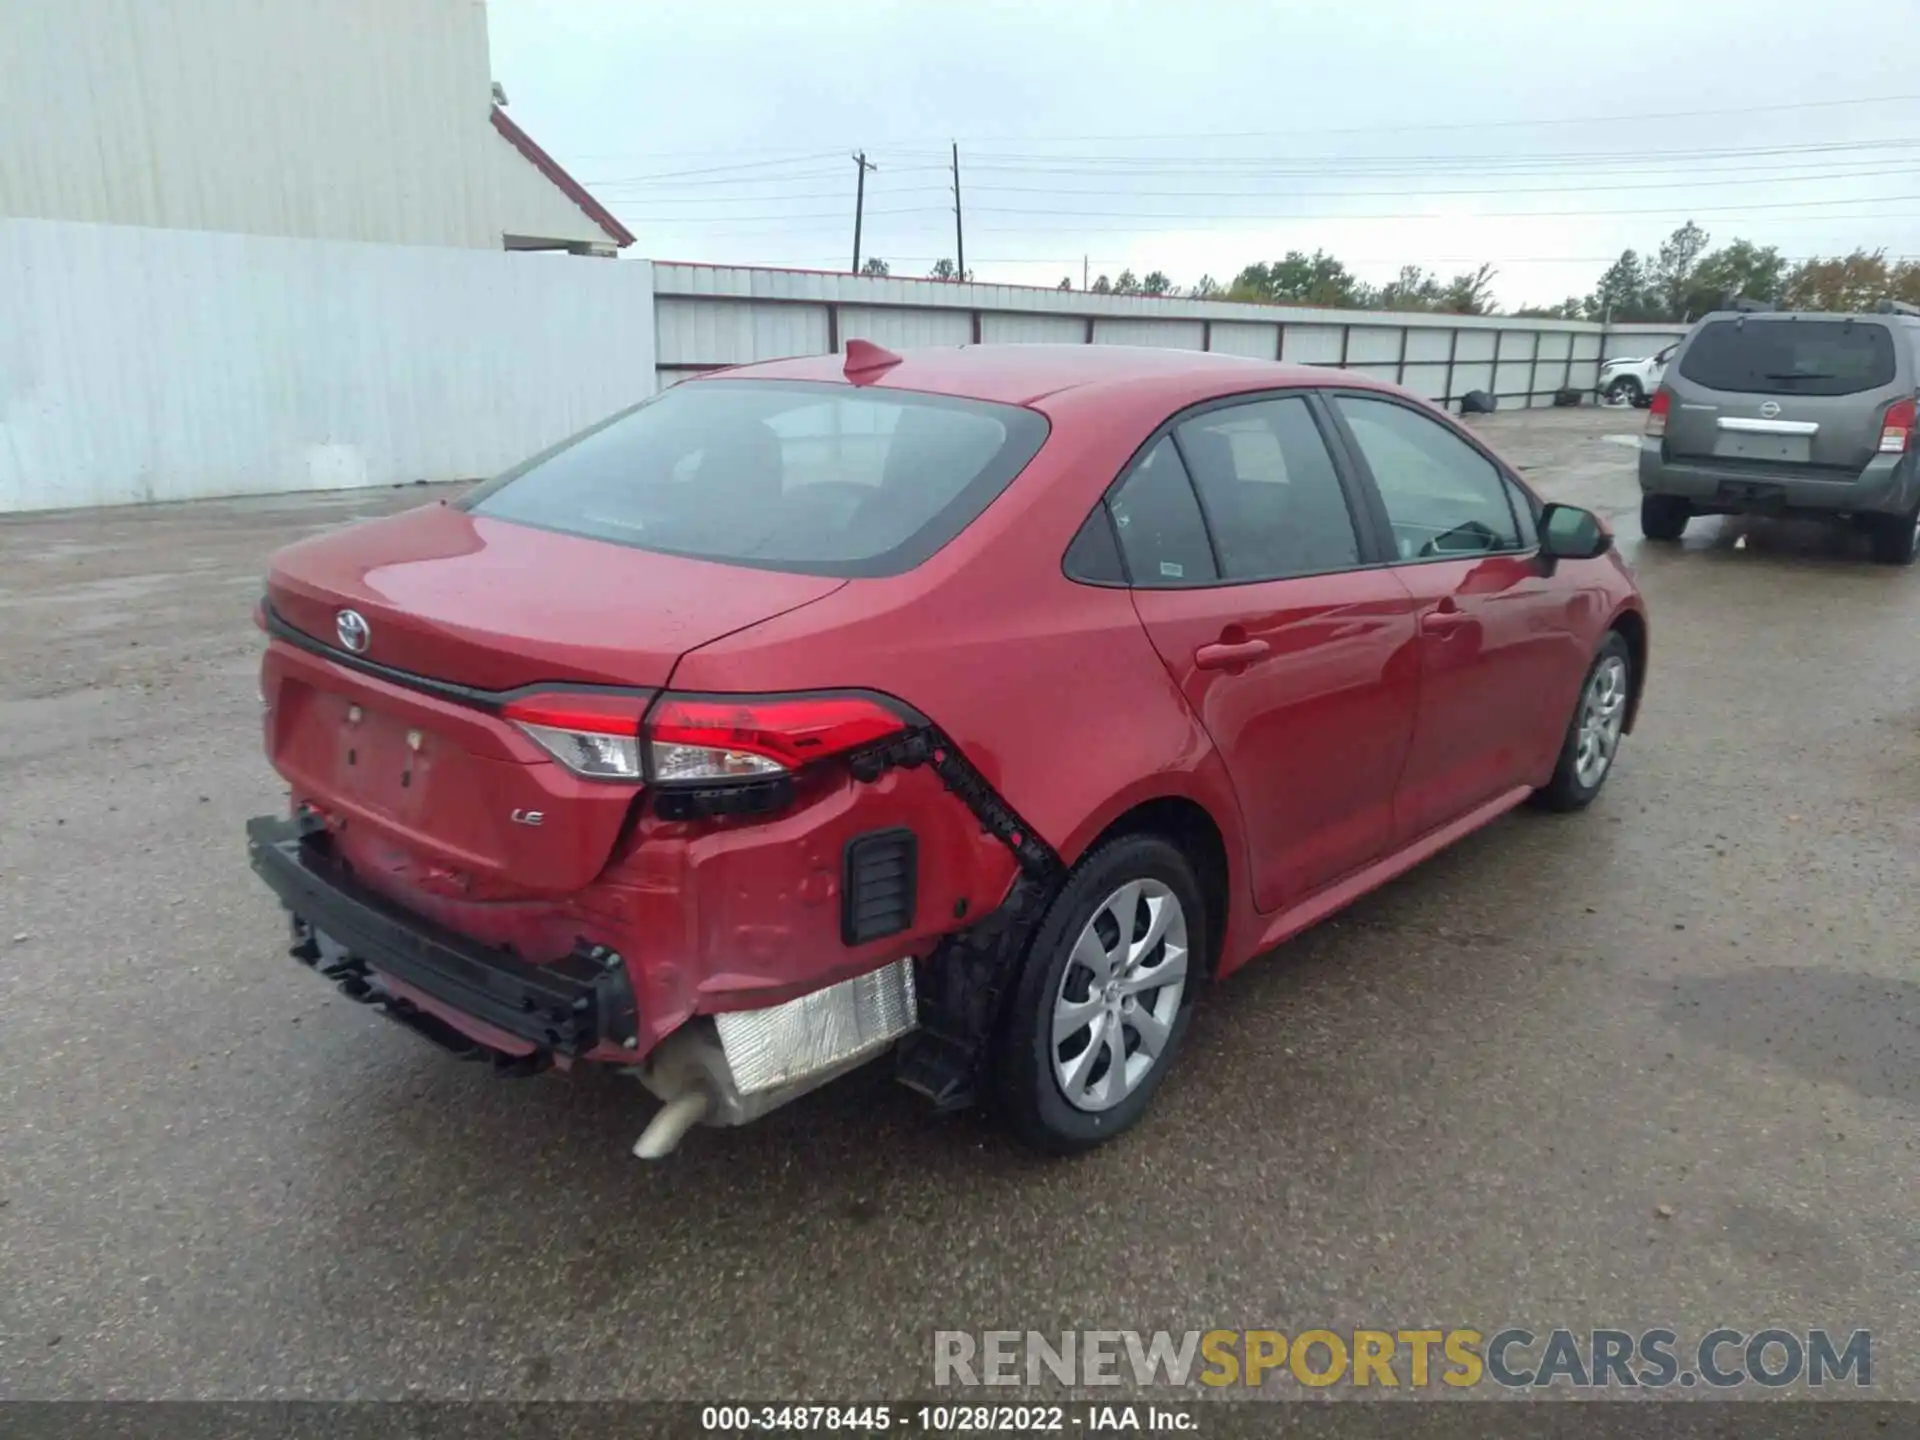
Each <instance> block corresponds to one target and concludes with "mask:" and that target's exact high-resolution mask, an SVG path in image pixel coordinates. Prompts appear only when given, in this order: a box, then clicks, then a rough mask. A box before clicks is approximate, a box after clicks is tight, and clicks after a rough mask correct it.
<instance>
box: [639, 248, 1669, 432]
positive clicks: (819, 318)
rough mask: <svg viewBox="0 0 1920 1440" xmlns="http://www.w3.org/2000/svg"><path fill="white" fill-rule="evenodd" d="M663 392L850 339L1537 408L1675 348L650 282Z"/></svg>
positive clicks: (1156, 305)
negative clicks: (1242, 359) (1373, 384)
mask: <svg viewBox="0 0 1920 1440" xmlns="http://www.w3.org/2000/svg"><path fill="white" fill-rule="evenodd" d="M654 277H655V279H654V284H655V289H656V291H657V292H658V294H659V297H660V298H659V302H658V306H657V308H656V311H655V314H656V317H657V324H658V353H659V365H660V379H661V383H662V384H669V385H670V384H672V383H673V382H674V381H676V380H679V379H684V378H685V377H686V376H687V375H689V374H693V373H695V372H697V371H701V370H711V369H714V368H716V367H719V366H722V365H740V364H745V363H747V362H749V361H753V360H773V359H779V358H781V357H784V356H788V355H814V354H821V353H823V352H826V351H830V350H838V349H840V348H841V347H843V346H844V345H845V343H846V342H847V341H848V340H850V339H854V338H860V339H866V340H873V341H876V342H878V343H879V344H882V345H888V346H895V347H897V346H901V345H964V344H967V343H968V342H970V341H979V342H981V343H983V344H989V345H995V344H1035V343H1054V344H1067V345H1086V344H1094V345H1162V346H1168V347H1171V348H1175V349H1187V350H1220V351H1225V352H1227V353H1229V354H1233V355H1247V356H1253V357H1255V358H1258V359H1269V360H1271V359H1281V360H1287V361H1291V362H1295V363H1299V364H1307V365H1344V366H1346V367H1347V368H1349V369H1353V370H1358V371H1361V372H1363V373H1365V374H1368V375H1374V376H1378V377H1379V378H1381V379H1383V380H1394V381H1397V382H1398V383H1400V384H1403V385H1405V386H1407V388H1409V389H1411V390H1414V391H1417V392H1418V393H1420V394H1422V395H1426V396H1428V397H1430V398H1431V399H1434V400H1442V401H1448V400H1457V399H1458V398H1459V397H1460V396H1461V395H1463V394H1465V393H1466V392H1467V391H1469V390H1490V391H1493V392H1494V393H1496V394H1497V395H1499V396H1500V398H1501V400H1502V401H1503V403H1506V404H1523V403H1524V404H1530V405H1546V404H1550V403H1552V400H1553V394H1554V392H1555V391H1556V390H1559V389H1561V388H1562V387H1563V386H1569V385H1570V386H1573V387H1574V388H1575V389H1579V390H1591V389H1592V388H1593V386H1594V383H1595V381H1596V380H1597V379H1598V376H1599V366H1600V359H1601V357H1602V354H1603V353H1604V354H1605V355H1607V356H1613V355H1650V354H1652V353H1653V352H1654V351H1655V350H1657V349H1659V348H1660V347H1661V346H1662V345H1665V344H1666V343H1667V342H1668V341H1669V340H1673V339H1678V338H1679V335H1680V333H1681V332H1679V331H1676V330H1673V329H1670V328H1668V327H1664V326H1640V325H1636V326H1617V327H1614V328H1613V329H1612V330H1611V331H1604V332H1603V330H1602V327H1601V326H1598V325H1589V324H1585V323H1582V322H1580V321H1570V320H1513V319H1506V318H1501V317H1497V316H1462V315H1422V314H1382V313H1377V312H1372V311H1361V310H1312V309H1303V308H1300V309H1297V308H1293V307H1276V306H1271V305H1239V304H1225V303H1222V302H1218V301H1204V300H1157V299H1150V298H1147V297H1136V296H1122V295H1089V294H1086V293H1084V292H1081V291H1072V290H1035V289H1028V288H1026V287H1023V286H1015V285H986V284H951V283H947V282H943V281H937V280H896V279H892V278H886V279H878V278H873V277H869V276H860V275H839V274H832V273H826V272H820V271H804V270H764V269H752V268H748V267H743V266H716V265H685V264H669V263H661V264H657V265H656V266H655V267H654Z"/></svg>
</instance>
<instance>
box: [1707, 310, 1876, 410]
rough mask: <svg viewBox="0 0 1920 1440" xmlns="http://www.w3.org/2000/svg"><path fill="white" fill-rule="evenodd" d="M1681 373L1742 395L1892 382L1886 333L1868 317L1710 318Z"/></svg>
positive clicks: (1846, 390) (1852, 391)
mask: <svg viewBox="0 0 1920 1440" xmlns="http://www.w3.org/2000/svg"><path fill="white" fill-rule="evenodd" d="M1680 373H1681V374H1682V375H1683V376H1685V377H1686V378H1687V379H1689V380H1691V381H1693V382H1694V383H1695V384H1696V385H1704V386H1706V387H1707V389H1709V390H1732V391H1736V392H1739V393H1741V394H1747V395H1856V394H1858V393H1859V392H1861V391H1862V390H1877V389H1879V388H1880V387H1881V386H1883V385H1890V384H1892V383H1893V375H1894V358H1893V337H1892V336H1891V335H1890V334H1888V333H1887V327H1886V326H1884V325H1876V324H1874V323H1873V322H1871V321H1857V320H1762V319H1756V318H1749V319H1746V320H1712V321H1709V322H1708V323H1707V324H1706V325H1704V326H1702V327H1701V329H1700V333H1699V334H1697V335H1695V336H1694V337H1693V343H1692V344H1690V345H1689V346H1687V349H1686V353H1685V354H1684V355H1682V356H1681V357H1680Z"/></svg>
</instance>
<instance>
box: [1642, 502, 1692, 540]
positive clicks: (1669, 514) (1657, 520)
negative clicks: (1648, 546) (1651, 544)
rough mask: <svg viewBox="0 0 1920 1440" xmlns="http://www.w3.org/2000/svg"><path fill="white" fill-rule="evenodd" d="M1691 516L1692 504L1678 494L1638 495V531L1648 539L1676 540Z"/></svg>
mask: <svg viewBox="0 0 1920 1440" xmlns="http://www.w3.org/2000/svg"><path fill="white" fill-rule="evenodd" d="M1692 518H1693V506H1691V505H1689V504H1688V503H1687V502H1686V501H1685V500H1683V499H1681V498H1680V497H1679V496H1678V495H1642V496H1641V497H1640V533H1641V534H1642V535H1645V536H1646V537H1647V539H1649V540H1678V539H1679V538H1680V537H1681V535H1682V534H1684V533H1685V532H1686V528H1687V522H1688V521H1689V520H1691V519H1692Z"/></svg>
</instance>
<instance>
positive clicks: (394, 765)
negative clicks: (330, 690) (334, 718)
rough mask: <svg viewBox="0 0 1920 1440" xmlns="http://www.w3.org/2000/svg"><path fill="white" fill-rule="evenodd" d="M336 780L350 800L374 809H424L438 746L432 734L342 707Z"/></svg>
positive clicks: (407, 811)
mask: <svg viewBox="0 0 1920 1440" xmlns="http://www.w3.org/2000/svg"><path fill="white" fill-rule="evenodd" d="M339 709H340V717H339V734H338V740H337V742H336V748H337V756H338V759H337V762H336V764H335V767H334V775H335V777H336V780H337V783H338V784H339V786H340V789H341V790H342V792H343V793H345V794H346V795H349V796H351V797H353V798H354V799H356V800H359V801H360V802H361V803H362V804H364V805H368V806H370V807H372V808H373V809H376V810H381V811H385V812H387V813H389V814H395V815H405V814H410V813H412V812H414V811H417V810H418V809H420V808H421V806H422V803H423V800H424V796H425V793H426V791H427V788H428V782H429V780H430V777H431V775H432V771H433V763H434V758H435V752H436V750H437V749H438V746H437V745H436V743H435V739H434V737H433V735H432V734H430V733H429V732H428V731H425V730H423V729H421V728H420V727H419V726H416V725H409V724H408V723H407V722H406V721H404V720H401V719H399V718H397V717H395V716H392V715H385V714H382V713H381V712H380V711H378V710H371V709H368V708H367V707H366V706H364V705H359V704H355V703H352V702H346V701H341V702H339Z"/></svg>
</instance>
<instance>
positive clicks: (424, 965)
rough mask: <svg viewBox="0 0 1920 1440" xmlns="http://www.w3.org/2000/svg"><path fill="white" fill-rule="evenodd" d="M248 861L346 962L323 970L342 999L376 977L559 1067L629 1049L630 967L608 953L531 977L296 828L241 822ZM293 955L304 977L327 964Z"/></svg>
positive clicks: (305, 828)
mask: <svg viewBox="0 0 1920 1440" xmlns="http://www.w3.org/2000/svg"><path fill="white" fill-rule="evenodd" d="M247 854H248V859H249V861H250V862H251V864H252V866H253V870H254V873H255V874H257V875H258V876H259V877H260V878H261V879H262V880H263V881H264V882H266V885H267V888H268V889H270V890H272V891H273V892H274V894H275V895H277V896H278V897H279V898H280V901H281V903H282V904H284V905H285V906H286V907H287V908H288V909H289V910H290V911H292V912H293V915H294V917H295V919H296V920H297V921H298V922H301V923H302V924H304V925H305V926H307V927H310V928H311V929H312V930H314V931H318V932H319V933H320V934H321V935H324V936H325V937H326V938H327V939H328V940H331V941H333V942H334V943H335V944H336V945H338V946H340V947H342V948H343V949H344V950H345V952H346V958H345V959H344V960H339V959H336V960H332V961H328V962H327V963H326V964H325V967H324V973H326V975H327V976H328V978H329V979H332V980H335V981H336V982H338V983H340V984H342V986H343V988H345V987H347V986H358V987H361V988H362V989H364V988H366V987H369V986H371V987H374V988H377V987H378V985H379V977H380V976H381V975H390V976H392V977H393V979H395V980H397V981H399V982H401V983H402V984H404V985H409V986H411V987H413V988H414V989H416V990H418V991H420V992H421V993H422V994H424V995H429V996H431V997H432V998H434V999H435V1000H439V1001H441V1002H443V1003H444V1004H447V1005H449V1006H451V1007H453V1008H454V1009H456V1010H458V1011H460V1012H461V1013H462V1014H464V1015H471V1016H472V1017H473V1018H474V1019H476V1020H480V1021H484V1022H485V1023H486V1024H488V1025H491V1026H493V1027H494V1028H496V1029H499V1030H504V1031H505V1032H506V1033H507V1034H509V1035H513V1036H517V1037H518V1038H520V1039H522V1040H526V1041H528V1042H530V1043H532V1044H533V1045H535V1046H537V1047H539V1048H540V1049H542V1050H549V1051H553V1052H556V1053H558V1054H561V1055H567V1056H579V1055H584V1054H585V1053H586V1052H588V1051H589V1050H592V1049H593V1048H595V1047H596V1046H597V1045H599V1044H601V1043H602V1042H611V1043H613V1044H616V1045H622V1046H625V1047H626V1048H634V1045H633V1044H630V1043H629V1042H634V1043H637V1040H638V1035H639V1031H638V1025H637V1018H636V1012H635V1008H634V998H633V991H632V988H631V985H630V982H629V980H628V977H627V968H626V965H625V963H624V962H623V961H622V959H621V957H620V956H619V955H617V954H615V953H613V952H611V951H609V950H607V949H606V948H605V947H604V946H597V945H591V944H589V943H588V942H586V941H585V940H582V941H580V942H578V943H577V944H576V946H575V948H574V950H573V951H572V952H571V953H569V954H568V955H566V956H564V957H562V958H561V959H558V960H555V961H552V962H550V963H547V964H540V965H533V964H529V963H527V962H526V961H524V960H522V959H520V958H519V957H518V956H517V955H514V954H513V953H511V952H510V951H506V950H499V949H491V948H489V947H487V946H484V945H481V944H478V943H477V942H475V941H473V940H469V939H467V938H466V937H465V936H462V935H458V934H455V933H454V932H453V931H451V930H448V929H446V928H445V927H443V926H441V925H438V924H436V923H435V922H433V921H431V920H429V919H427V918H426V917H424V916H420V915H414V914H411V913H409V912H408V911H406V910H403V909H402V908H401V907H399V906H398V905H395V904H393V903H392V902H391V901H389V900H387V899H386V898H385V897H383V896H380V895H377V894H375V893H374V892H373V891H371V890H369V889H367V888H366V887H365V886H363V885H361V884H360V883H358V882H357V881H356V880H355V879H354V878H353V876H352V873H351V872H350V871H349V870H348V868H347V867H346V866H345V865H344V864H342V863H341V862H339V861H338V860H336V859H335V858H334V857H333V856H332V854H331V853H330V848H329V845H328V837H327V835H326V832H325V831H324V830H319V829H316V828H315V827H313V826H310V825H303V824H301V823H300V822H298V821H290V820H282V819H279V818H277V817H275V816H270V815H263V816H258V817H256V818H255V819H252V820H249V821H248V822H247ZM295 954H296V956H297V957H298V958H299V959H301V960H303V961H304V962H305V963H307V964H310V965H316V966H319V965H320V964H321V962H322V960H323V959H324V957H323V955H322V953H321V949H320V947H319V946H318V945H317V944H312V943H309V944H308V945H307V946H306V947H304V950H303V947H301V946H296V947H295ZM354 998H356V999H358V998H362V997H361V996H360V995H355V997H354Z"/></svg>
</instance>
